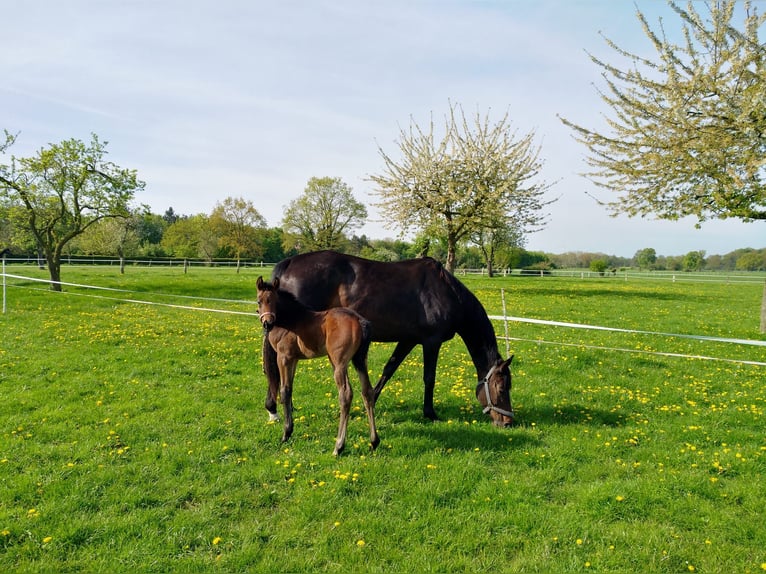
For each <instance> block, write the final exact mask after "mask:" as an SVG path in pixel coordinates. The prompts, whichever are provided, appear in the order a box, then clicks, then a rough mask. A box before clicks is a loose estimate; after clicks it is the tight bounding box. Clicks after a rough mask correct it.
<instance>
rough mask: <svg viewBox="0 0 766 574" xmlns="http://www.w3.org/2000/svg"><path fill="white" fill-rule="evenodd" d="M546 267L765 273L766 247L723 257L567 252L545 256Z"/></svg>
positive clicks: (693, 253)
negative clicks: (548, 265)
mask: <svg viewBox="0 0 766 574" xmlns="http://www.w3.org/2000/svg"><path fill="white" fill-rule="evenodd" d="M546 258H547V259H546V260H547V261H548V262H549V264H550V265H551V266H553V267H555V268H558V269H590V270H592V271H598V272H605V271H608V270H610V269H611V270H616V269H622V268H634V269H641V270H645V271H766V248H764V249H753V248H743V249H736V250H734V251H732V252H730V253H726V254H723V255H718V254H715V255H706V253H705V251H690V252H688V253H686V254H685V255H657V252H656V250H655V249H654V248H652V247H647V248H644V249H639V250H638V251H637V252H636V254H635V255H634V256H633V257H619V256H615V255H607V254H605V253H589V252H582V251H577V252H568V253H560V254H546Z"/></svg>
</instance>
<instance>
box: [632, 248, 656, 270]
mask: <svg viewBox="0 0 766 574" xmlns="http://www.w3.org/2000/svg"><path fill="white" fill-rule="evenodd" d="M634 259H635V260H636V264H637V265H638V266H639V267H640V268H641V269H651V268H652V267H654V264H655V263H656V262H657V252H656V251H655V250H654V249H653V248H652V247H646V248H644V249H639V250H638V251H637V252H636V255H635V257H634Z"/></svg>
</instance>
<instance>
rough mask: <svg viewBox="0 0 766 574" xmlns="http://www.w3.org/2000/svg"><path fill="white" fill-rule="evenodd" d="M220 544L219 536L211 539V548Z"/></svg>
mask: <svg viewBox="0 0 766 574" xmlns="http://www.w3.org/2000/svg"><path fill="white" fill-rule="evenodd" d="M220 543H221V537H220V536H216V537H215V538H213V546H218V545H219V544H220Z"/></svg>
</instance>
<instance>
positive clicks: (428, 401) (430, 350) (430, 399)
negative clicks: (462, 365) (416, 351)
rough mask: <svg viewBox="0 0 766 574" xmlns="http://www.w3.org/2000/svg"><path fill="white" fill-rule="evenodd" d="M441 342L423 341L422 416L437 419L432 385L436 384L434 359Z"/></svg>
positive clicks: (436, 357) (437, 354)
mask: <svg viewBox="0 0 766 574" xmlns="http://www.w3.org/2000/svg"><path fill="white" fill-rule="evenodd" d="M440 348H441V343H430V344H428V343H423V416H425V417H426V418H427V419H431V420H432V421H435V420H438V418H439V417H437V416H436V411H435V410H434V386H435V385H436V361H437V359H438V358H439V349H440Z"/></svg>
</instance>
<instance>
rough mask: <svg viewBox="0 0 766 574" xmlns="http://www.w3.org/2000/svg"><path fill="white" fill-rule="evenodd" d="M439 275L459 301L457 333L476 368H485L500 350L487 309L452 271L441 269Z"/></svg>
mask: <svg viewBox="0 0 766 574" xmlns="http://www.w3.org/2000/svg"><path fill="white" fill-rule="evenodd" d="M440 265H441V264H440ZM441 277H442V278H443V279H444V280H445V281H446V282H447V283H448V285H449V287H450V289H452V291H453V292H454V293H455V295H456V296H457V298H458V300H459V301H460V308H461V315H462V316H461V317H460V320H459V321H458V324H457V333H458V335H460V338H461V339H463V342H464V343H465V346H466V347H467V348H468V352H469V354H470V355H471V359H472V360H473V362H474V365H476V367H477V370H479V367H480V366H481V367H485V368H486V365H487V364H490V363H491V362H493V361H495V360H496V359H497V358H499V357H500V351H499V350H498V348H497V336H496V335H495V329H494V327H493V326H492V321H490V320H489V316H488V315H487V310H486V309H484V306H483V305H482V304H481V302H480V301H479V299H478V297H476V295H474V294H473V292H472V291H471V290H470V289H468V287H466V286H465V285H463V283H462V282H460V281H459V280H458V279H457V278H456V277H455V276H454V275H452V273H449V272H448V271H447V270H446V269H442V273H441Z"/></svg>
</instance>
